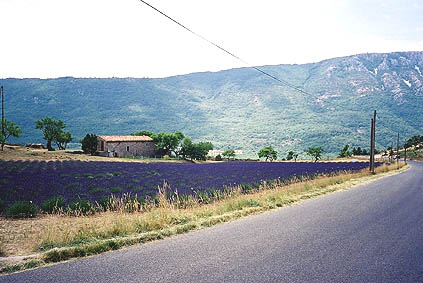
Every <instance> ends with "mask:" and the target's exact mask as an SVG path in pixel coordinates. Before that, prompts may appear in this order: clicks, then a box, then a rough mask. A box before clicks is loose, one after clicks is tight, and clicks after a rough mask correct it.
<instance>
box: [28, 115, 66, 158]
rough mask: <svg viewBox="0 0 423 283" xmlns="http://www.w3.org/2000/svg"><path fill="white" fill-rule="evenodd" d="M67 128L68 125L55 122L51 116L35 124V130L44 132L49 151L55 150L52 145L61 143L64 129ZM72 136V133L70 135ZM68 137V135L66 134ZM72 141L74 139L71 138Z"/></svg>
mask: <svg viewBox="0 0 423 283" xmlns="http://www.w3.org/2000/svg"><path fill="white" fill-rule="evenodd" d="M65 127H66V124H65V123H64V122H63V121H61V120H55V119H53V118H51V117H49V116H47V117H45V118H42V119H39V120H37V121H36V122H35V128H36V129H40V130H41V131H42V132H43V135H44V136H43V139H45V140H46V141H47V149H48V150H49V151H52V150H54V149H53V147H52V146H51V143H52V142H53V141H54V142H56V143H57V142H58V143H61V141H62V137H61V136H62V135H63V132H64V131H63V129H64V128H65ZM69 134H70V133H69ZM65 135H67V134H65ZM71 139H72V138H71Z"/></svg>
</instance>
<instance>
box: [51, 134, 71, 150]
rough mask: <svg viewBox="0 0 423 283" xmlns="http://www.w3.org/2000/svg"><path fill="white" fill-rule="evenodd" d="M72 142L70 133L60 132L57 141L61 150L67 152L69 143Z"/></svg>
mask: <svg viewBox="0 0 423 283" xmlns="http://www.w3.org/2000/svg"><path fill="white" fill-rule="evenodd" d="M71 141H72V135H71V133H70V132H65V131H60V133H59V134H58V136H57V137H56V139H55V142H56V145H57V147H58V148H59V149H62V150H65V149H66V146H67V145H68V143H70V142H71Z"/></svg>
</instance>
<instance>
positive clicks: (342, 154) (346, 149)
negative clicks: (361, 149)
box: [338, 144, 353, 158]
mask: <svg viewBox="0 0 423 283" xmlns="http://www.w3.org/2000/svg"><path fill="white" fill-rule="evenodd" d="M349 148H350V145H349V144H346V145H345V146H344V148H342V150H341V152H340V153H339V156H338V157H341V158H343V157H351V155H352V154H353V153H352V152H351V151H349Z"/></svg>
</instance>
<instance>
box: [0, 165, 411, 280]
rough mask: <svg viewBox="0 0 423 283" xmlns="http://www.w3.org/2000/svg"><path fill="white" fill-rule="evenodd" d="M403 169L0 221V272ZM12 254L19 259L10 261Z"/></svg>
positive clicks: (162, 195) (212, 221)
mask: <svg viewBox="0 0 423 283" xmlns="http://www.w3.org/2000/svg"><path fill="white" fill-rule="evenodd" d="M402 166H403V165H402ZM407 168H408V166H406V167H402V168H401V169H400V170H397V165H395V164H394V165H391V166H381V167H378V168H377V169H376V175H371V174H370V173H369V172H368V170H363V171H360V172H356V173H350V172H345V173H341V174H338V175H335V176H320V177H317V178H315V179H312V180H302V181H296V182H291V183H289V184H283V183H281V182H275V183H272V184H266V183H263V184H262V185H261V186H260V187H259V188H255V189H251V188H249V189H248V190H247V191H246V190H245V188H243V187H237V188H233V189H232V190H228V191H226V192H225V193H224V194H221V195H216V196H214V197H213V198H210V196H207V195H198V196H188V197H179V196H177V195H176V196H173V197H172V198H169V196H168V195H167V192H166V187H164V188H160V189H159V194H158V197H157V200H156V205H154V206H144V207H143V209H142V211H141V212H139V210H135V211H138V212H132V213H131V212H128V210H127V209H124V208H125V207H124V206H123V207H122V209H120V210H117V211H105V212H102V213H97V214H95V215H90V216H79V217H72V216H69V215H44V216H41V217H37V218H35V219H20V220H15V219H1V220H0V247H1V251H2V253H3V254H4V255H7V257H0V273H2V274H4V273H11V272H16V271H20V270H24V269H28V268H35V267H38V266H41V265H44V264H48V263H52V262H60V261H64V260H69V259H72V258H78V257H85V256H90V255H95V254H100V253H104V252H107V251H112V250H117V249H120V248H122V247H127V246H131V245H134V244H140V243H146V242H151V241H154V240H159V239H163V238H166V237H170V236H173V235H177V234H181V233H186V232H188V231H192V230H197V229H201V228H204V227H210V226H213V225H216V224H219V223H224V222H228V221H231V220H235V219H238V218H240V217H243V216H247V215H251V214H257V213H262V212H264V211H269V210H272V209H275V208H278V207H283V206H287V205H291V204H294V203H298V202H300V201H302V200H305V199H310V198H314V197H316V196H320V195H324V194H327V193H330V192H334V191H340V190H345V189H349V188H351V187H353V186H355V185H359V184H364V183H366V182H370V181H373V180H375V179H377V178H380V177H383V176H387V175H392V174H395V173H396V172H400V171H403V170H406V169H407ZM123 203H124V202H122V204H123ZM126 204H127V203H126ZM34 252H36V253H38V255H36V256H34V255H32V256H29V257H27V258H28V259H29V260H25V256H24V255H29V254H30V253H34ZM17 256H20V257H19V258H21V260H18V261H17V262H16V261H15V262H13V259H14V258H17ZM8 259H9V260H8Z"/></svg>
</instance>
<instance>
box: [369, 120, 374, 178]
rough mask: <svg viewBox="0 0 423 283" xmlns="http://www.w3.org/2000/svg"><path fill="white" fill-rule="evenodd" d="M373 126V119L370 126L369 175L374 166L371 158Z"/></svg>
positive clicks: (372, 151) (372, 152)
mask: <svg viewBox="0 0 423 283" xmlns="http://www.w3.org/2000/svg"><path fill="white" fill-rule="evenodd" d="M373 125H374V122H373V119H372V121H371V124H370V167H369V169H370V172H371V173H373V172H374V166H373V158H374V157H373V154H374V150H373Z"/></svg>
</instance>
